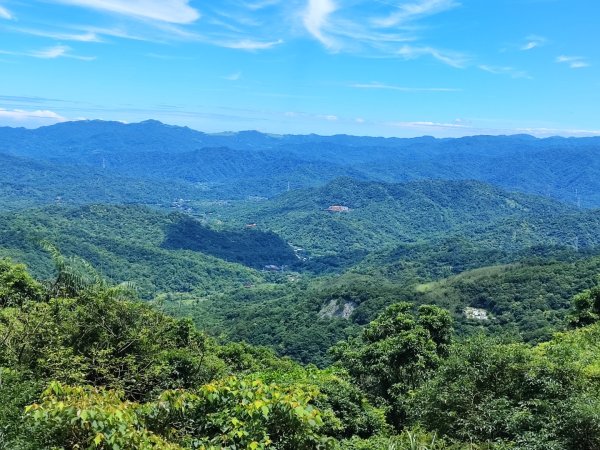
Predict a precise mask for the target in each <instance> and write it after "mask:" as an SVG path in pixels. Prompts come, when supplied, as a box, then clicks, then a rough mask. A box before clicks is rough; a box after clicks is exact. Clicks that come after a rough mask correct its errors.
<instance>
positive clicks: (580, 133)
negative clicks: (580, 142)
mask: <svg viewBox="0 0 600 450" xmlns="http://www.w3.org/2000/svg"><path fill="white" fill-rule="evenodd" d="M515 131H517V132H519V133H527V134H531V135H533V136H538V137H549V136H573V137H585V136H600V130H582V129H561V128H517V129H516V130H515Z"/></svg>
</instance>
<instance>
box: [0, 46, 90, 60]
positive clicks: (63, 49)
mask: <svg viewBox="0 0 600 450" xmlns="http://www.w3.org/2000/svg"><path fill="white" fill-rule="evenodd" d="M70 52H71V48H70V47H68V46H66V45H55V46H54V47H48V48H44V49H41V50H33V51H30V52H14V51H9V50H0V55H11V56H30V57H32V58H40V59H55V58H72V59H79V60H81V61H93V60H94V59H96V58H95V57H94V56H79V55H74V54H72V53H70Z"/></svg>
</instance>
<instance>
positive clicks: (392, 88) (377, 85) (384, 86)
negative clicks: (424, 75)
mask: <svg viewBox="0 0 600 450" xmlns="http://www.w3.org/2000/svg"><path fill="white" fill-rule="evenodd" d="M349 86H350V87H353V88H356V89H381V90H390V91H399V92H460V91H462V89H455V88H415V87H405V86H394V85H389V84H383V83H377V82H373V83H354V84H351V85H349Z"/></svg>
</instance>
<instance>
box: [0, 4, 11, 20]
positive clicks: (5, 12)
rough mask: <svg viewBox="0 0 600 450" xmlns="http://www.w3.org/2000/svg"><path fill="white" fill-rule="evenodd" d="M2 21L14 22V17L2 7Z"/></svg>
mask: <svg viewBox="0 0 600 450" xmlns="http://www.w3.org/2000/svg"><path fill="white" fill-rule="evenodd" d="M0 19H6V20H12V19H14V16H13V15H12V13H11V12H10V11H9V10H8V9H6V8H5V7H4V6H2V5H0Z"/></svg>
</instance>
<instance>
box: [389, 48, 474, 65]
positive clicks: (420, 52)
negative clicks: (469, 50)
mask: <svg viewBox="0 0 600 450" xmlns="http://www.w3.org/2000/svg"><path fill="white" fill-rule="evenodd" d="M397 55H398V56H400V57H402V58H404V59H416V58H420V57H421V56H431V57H433V58H435V59H437V60H438V61H440V62H443V63H444V64H447V65H449V66H452V67H456V68H458V69H460V68H463V67H464V66H465V64H466V63H467V60H468V58H467V57H466V56H465V55H463V54H461V53H457V52H446V51H443V50H438V49H436V48H433V47H428V46H412V45H404V46H402V47H401V48H400V49H399V50H398V51H397Z"/></svg>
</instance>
